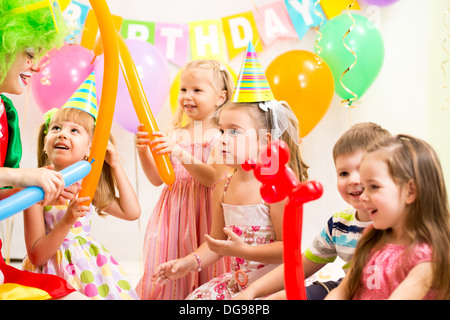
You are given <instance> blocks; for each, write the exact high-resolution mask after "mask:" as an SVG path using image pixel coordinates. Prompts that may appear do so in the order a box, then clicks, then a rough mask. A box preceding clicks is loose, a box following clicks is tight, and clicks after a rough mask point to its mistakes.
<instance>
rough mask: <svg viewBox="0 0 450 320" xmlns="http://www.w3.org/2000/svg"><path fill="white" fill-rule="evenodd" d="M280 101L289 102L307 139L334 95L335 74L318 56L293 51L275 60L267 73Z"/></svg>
mask: <svg viewBox="0 0 450 320" xmlns="http://www.w3.org/2000/svg"><path fill="white" fill-rule="evenodd" d="M266 77H267V81H268V82H269V84H270V87H271V88H272V92H273V94H274V96H275V97H276V99H277V100H284V101H286V102H287V103H288V104H289V105H290V106H291V108H292V111H293V112H294V114H295V116H296V117H297V119H298V122H299V125H300V136H301V137H305V136H306V135H307V134H308V133H309V132H311V130H312V129H313V128H314V127H315V126H316V125H317V124H318V123H319V121H320V120H321V119H322V118H323V116H324V115H325V113H326V112H327V110H328V108H329V106H330V103H331V99H332V98H333V93H334V80H333V74H332V73H331V70H330V68H329V67H328V65H327V64H326V63H325V61H324V60H323V59H322V58H320V57H319V56H318V55H316V54H314V53H312V52H309V51H303V50H293V51H288V52H286V53H283V54H282V55H280V56H278V57H277V58H275V59H274V60H273V61H272V62H271V63H270V65H269V67H268V68H267V70H266Z"/></svg>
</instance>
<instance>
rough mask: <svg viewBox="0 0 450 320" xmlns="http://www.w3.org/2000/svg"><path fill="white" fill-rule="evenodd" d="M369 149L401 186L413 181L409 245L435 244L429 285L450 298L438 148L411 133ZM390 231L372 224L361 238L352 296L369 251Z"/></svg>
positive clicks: (447, 223)
mask: <svg viewBox="0 0 450 320" xmlns="http://www.w3.org/2000/svg"><path fill="white" fill-rule="evenodd" d="M367 152H368V153H370V152H378V153H380V154H381V156H382V159H383V161H384V162H385V163H386V164H387V165H388V168H389V174H390V176H391V177H392V179H393V181H394V182H395V183H396V184H397V185H398V186H400V187H401V186H404V185H405V184H406V183H408V182H409V181H413V183H414V186H415V189H416V198H415V201H414V202H413V203H412V204H410V205H408V207H407V215H406V220H405V233H406V235H407V236H408V238H409V243H410V245H409V247H408V248H409V249H411V248H412V247H413V246H414V245H416V244H421V243H426V244H428V245H429V246H430V247H431V248H432V250H433V279H432V283H431V287H430V289H434V290H436V292H437V294H438V297H439V298H444V299H450V254H449V253H450V212H449V204H448V199H447V197H448V196H447V190H446V187H445V182H444V178H443V173H442V168H441V164H440V161H439V159H438V156H437V154H436V152H435V151H434V150H433V148H432V147H431V146H430V145H429V144H428V143H426V142H425V141H423V140H421V139H418V138H415V137H412V136H409V135H398V136H396V137H390V138H386V139H384V140H382V141H379V142H377V143H375V144H374V145H372V146H371V147H369V149H368V150H367ZM390 232H391V230H390V229H387V230H377V229H375V228H370V229H368V230H366V232H365V233H364V235H363V236H362V237H361V239H360V240H359V241H358V245H357V247H356V251H355V255H354V257H353V259H352V262H351V269H350V272H349V274H348V275H347V277H349V282H348V283H349V288H348V289H349V292H350V295H351V296H353V295H354V294H355V293H356V292H357V291H358V289H359V288H360V286H361V279H362V274H363V270H364V266H365V265H366V262H367V261H368V257H369V253H370V251H371V250H372V249H374V248H379V247H381V246H382V245H383V244H384V243H385V242H386V238H387V237H388V236H389V234H390ZM407 252H408V251H407Z"/></svg>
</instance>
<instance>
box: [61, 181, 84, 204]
mask: <svg viewBox="0 0 450 320" xmlns="http://www.w3.org/2000/svg"><path fill="white" fill-rule="evenodd" d="M80 191H81V184H80V183H79V182H78V181H77V182H75V183H74V184H72V185H70V186H68V187H67V188H65V189H64V190H63V191H62V192H61V194H60V195H59V197H58V201H56V205H63V204H66V203H67V202H68V201H70V200H73V199H75V198H76V197H77V195H78V193H79V192H80Z"/></svg>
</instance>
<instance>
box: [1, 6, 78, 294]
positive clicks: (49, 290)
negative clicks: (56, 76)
mask: <svg viewBox="0 0 450 320" xmlns="http://www.w3.org/2000/svg"><path fill="white" fill-rule="evenodd" d="M67 3H68V2H67ZM67 3H66V4H65V5H67ZM62 21H63V18H62V15H61V9H60V7H59V2H58V1H57V0H53V1H52V0H45V1H39V0H2V1H0V39H1V40H0V41H1V42H0V93H1V95H0V187H6V186H13V187H18V188H24V187H28V186H34V185H36V186H39V187H41V188H42V189H43V190H44V192H45V198H44V203H50V202H54V201H57V200H58V199H59V198H60V197H62V198H63V199H69V198H70V197H71V195H73V193H74V192H73V190H72V192H70V191H69V189H66V190H63V189H64V180H63V179H62V175H61V174H60V173H58V172H56V171H53V170H49V169H48V168H38V169H19V168H18V167H19V162H20V160H21V157H22V144H21V140H20V132H19V125H18V115H17V111H16V109H15V107H14V105H13V104H12V102H11V100H10V99H8V98H7V97H6V96H5V95H3V93H6V94H15V95H19V94H21V93H23V91H24V88H25V87H26V86H27V85H28V83H29V82H30V79H31V74H32V73H33V72H37V71H39V67H38V66H37V59H38V58H39V57H40V56H42V55H43V54H44V53H45V52H47V51H48V50H50V49H52V48H53V47H56V46H61V45H63V43H64V38H65V36H66V35H67V31H66V27H65V25H64V23H63V22H62ZM2 189H3V190H0V197H6V196H8V195H9V194H10V193H11V191H8V190H5V189H4V188H2ZM15 189H17V188H15ZM13 192H14V191H13ZM1 246H2V242H1V240H0V249H1ZM63 297H72V298H79V296H77V293H75V290H74V289H73V288H72V287H71V286H70V285H68V284H67V283H66V282H65V281H64V280H63V279H61V278H59V277H56V276H50V275H37V274H32V273H29V272H25V271H20V270H18V269H15V268H13V267H11V266H9V265H7V264H6V263H5V262H4V261H3V257H2V256H1V252H0V299H55V298H63Z"/></svg>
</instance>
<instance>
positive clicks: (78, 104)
mask: <svg viewBox="0 0 450 320" xmlns="http://www.w3.org/2000/svg"><path fill="white" fill-rule="evenodd" d="M63 108H76V109H80V110H83V111H85V112H87V113H89V114H90V115H91V116H93V117H94V119H95V120H97V115H98V111H97V93H96V89H95V75H94V72H92V73H91V74H90V75H89V76H88V77H87V79H86V80H84V82H83V83H82V84H81V85H80V87H79V88H78V89H77V91H75V93H74V94H73V95H72V97H71V98H70V99H69V100H67V102H66V103H65V104H64V106H63Z"/></svg>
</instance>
